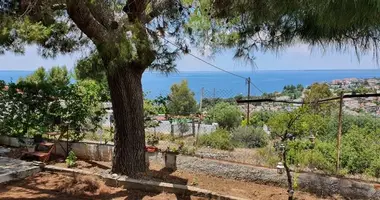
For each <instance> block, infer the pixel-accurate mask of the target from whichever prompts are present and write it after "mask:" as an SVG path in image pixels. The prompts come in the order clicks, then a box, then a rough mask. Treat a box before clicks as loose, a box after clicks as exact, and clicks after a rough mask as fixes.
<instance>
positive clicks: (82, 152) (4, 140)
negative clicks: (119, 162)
mask: <svg viewBox="0 0 380 200" xmlns="http://www.w3.org/2000/svg"><path fill="white" fill-rule="evenodd" d="M23 140H24V141H27V140H32V139H30V138H23ZM0 144H2V145H6V146H11V147H20V146H22V144H21V143H20V141H19V139H18V138H15V137H9V136H0ZM70 146H71V150H72V151H74V153H75V155H76V156H77V157H78V158H80V159H86V160H97V161H111V160H112V152H113V148H114V147H113V145H110V144H99V143H96V142H74V143H69V148H70ZM65 152H67V143H66V142H65V141H60V142H59V143H58V144H57V145H56V149H55V150H54V151H53V153H54V154H57V155H61V156H66V153H65Z"/></svg>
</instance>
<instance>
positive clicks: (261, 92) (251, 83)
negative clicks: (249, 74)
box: [251, 82, 265, 94]
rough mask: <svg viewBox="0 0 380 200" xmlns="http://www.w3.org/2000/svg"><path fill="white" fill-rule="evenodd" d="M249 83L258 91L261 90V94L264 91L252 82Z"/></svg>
mask: <svg viewBox="0 0 380 200" xmlns="http://www.w3.org/2000/svg"><path fill="white" fill-rule="evenodd" d="M251 85H252V86H253V87H254V88H256V89H257V90H258V91H259V92H261V94H264V93H265V92H263V91H262V90H261V89H260V88H259V87H257V86H256V85H255V84H253V83H252V82H251Z"/></svg>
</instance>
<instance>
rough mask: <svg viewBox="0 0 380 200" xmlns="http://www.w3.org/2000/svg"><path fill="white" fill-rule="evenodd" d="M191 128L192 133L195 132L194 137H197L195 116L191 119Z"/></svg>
mask: <svg viewBox="0 0 380 200" xmlns="http://www.w3.org/2000/svg"><path fill="white" fill-rule="evenodd" d="M191 130H192V133H193V137H195V122H194V118H192V119H191Z"/></svg>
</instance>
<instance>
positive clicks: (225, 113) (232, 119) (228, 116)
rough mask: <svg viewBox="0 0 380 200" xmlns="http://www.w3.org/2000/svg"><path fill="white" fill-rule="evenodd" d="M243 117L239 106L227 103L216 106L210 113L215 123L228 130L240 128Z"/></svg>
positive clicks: (209, 115)
mask: <svg viewBox="0 0 380 200" xmlns="http://www.w3.org/2000/svg"><path fill="white" fill-rule="evenodd" d="M241 116H242V112H241V111H240V109H239V107H238V106H236V105H233V104H229V103H226V102H221V103H218V104H216V105H215V107H213V108H212V109H211V110H210V111H209V113H208V117H209V118H210V119H211V120H212V121H213V122H217V123H218V124H219V126H220V127H221V128H226V129H232V128H235V127H238V126H239V125H240V123H241V121H242V117H241Z"/></svg>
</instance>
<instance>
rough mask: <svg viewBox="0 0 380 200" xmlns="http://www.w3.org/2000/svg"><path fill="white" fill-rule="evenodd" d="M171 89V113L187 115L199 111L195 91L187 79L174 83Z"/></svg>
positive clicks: (169, 106) (169, 104)
mask: <svg viewBox="0 0 380 200" xmlns="http://www.w3.org/2000/svg"><path fill="white" fill-rule="evenodd" d="M170 90H171V93H170V94H169V102H168V111H169V113H170V114H173V115H185V116H187V115H190V114H194V113H195V112H196V111H197V102H196V101H195V99H194V92H192V91H191V90H190V88H189V86H188V83H187V80H182V81H181V83H179V84H174V85H172V87H171V88H170Z"/></svg>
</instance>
